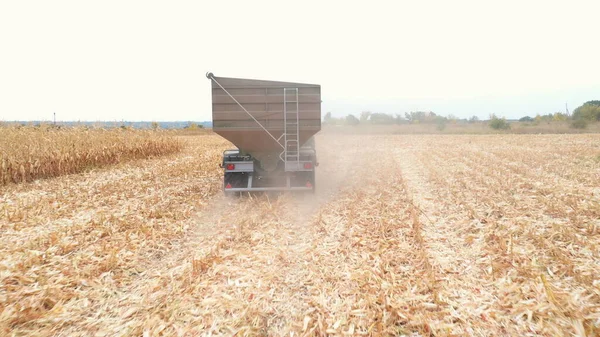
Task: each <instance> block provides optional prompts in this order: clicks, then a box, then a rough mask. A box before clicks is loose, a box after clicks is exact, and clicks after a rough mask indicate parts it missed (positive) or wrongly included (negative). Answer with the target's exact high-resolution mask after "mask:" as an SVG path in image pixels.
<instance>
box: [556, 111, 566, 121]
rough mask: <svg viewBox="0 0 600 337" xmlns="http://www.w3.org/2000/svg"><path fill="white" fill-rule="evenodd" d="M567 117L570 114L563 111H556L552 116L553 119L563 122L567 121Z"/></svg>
mask: <svg viewBox="0 0 600 337" xmlns="http://www.w3.org/2000/svg"><path fill="white" fill-rule="evenodd" d="M567 119H569V116H567V115H566V114H565V113H562V112H555V113H554V115H553V116H552V120H553V121H557V122H563V121H566V120H567Z"/></svg>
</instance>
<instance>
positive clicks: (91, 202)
mask: <svg viewBox="0 0 600 337" xmlns="http://www.w3.org/2000/svg"><path fill="white" fill-rule="evenodd" d="M184 138H185V140H183V141H184V143H185V147H184V150H183V151H182V152H181V153H180V154H179V155H177V156H172V157H168V158H167V157H164V158H155V159H152V160H150V161H148V162H147V163H143V164H142V163H139V162H133V163H131V164H126V165H123V166H120V167H118V168H115V169H112V170H106V171H98V172H91V173H90V174H89V175H86V176H81V175H76V176H66V177H61V178H59V179H52V180H47V181H43V182H42V183H40V185H39V186H29V187H27V186H26V185H12V187H10V186H9V188H7V189H6V191H5V192H4V195H3V196H2V201H3V202H4V206H3V209H2V210H0V211H1V213H0V216H1V217H0V225H1V227H0V231H1V233H2V236H1V241H2V242H1V246H0V247H2V248H0V252H1V253H2V255H3V262H2V264H1V265H0V287H1V288H0V331H2V332H3V333H6V334H14V335H24V334H29V335H81V336H83V335H86V336H87V335H98V336H102V335H117V336H120V335H123V336H128V335H143V336H232V335H236V336H265V335H275V336H284V335H285V336H360V335H366V336H402V335H406V336H410V335H414V336H464V335H481V336H500V335H511V336H522V335H542V336H561V335H564V336H572V335H575V336H596V335H598V334H599V333H600V330H599V329H600V328H599V326H600V311H599V309H598V308H600V281H599V277H598V270H599V263H600V262H599V261H600V259H599V256H598V249H599V247H600V246H599V243H600V238H599V236H598V235H599V233H598V225H599V224H598V218H600V208H599V207H598V201H599V198H600V191H599V190H598V188H597V180H595V179H597V178H598V174H599V173H600V163H598V161H597V160H596V157H597V155H598V151H600V149H599V148H598V147H597V146H595V145H594V144H598V141H599V140H600V139H599V138H598V137H597V136H593V135H570V136H558V135H554V136H551V135H548V136H442V137H439V136H435V137H432V136H400V135H397V136H383V135H378V136H368V135H363V136H338V137H334V136H330V135H327V134H324V135H321V136H319V138H318V139H317V144H318V146H319V157H320V158H321V165H320V166H319V172H320V174H321V177H322V178H320V179H319V180H318V181H317V183H318V184H320V185H319V186H320V190H319V191H320V192H318V194H317V196H316V198H317V199H316V201H314V200H313V201H311V200H310V199H303V198H302V197H298V196H290V195H284V196H278V197H272V196H250V197H244V198H240V199H225V198H222V197H221V196H220V193H219V192H220V184H221V180H220V175H221V174H222V173H221V171H220V169H219V168H218V163H219V159H220V154H221V151H222V150H223V149H225V148H227V147H229V146H230V144H227V143H226V142H224V141H223V140H221V139H220V138H219V137H217V136H215V135H205V136H198V137H184ZM357 144H360V146H357ZM326 158H335V159H336V160H333V161H330V160H328V159H326ZM340 161H344V162H346V161H347V162H352V163H353V165H351V166H350V165H348V166H340V163H339V162H340ZM319 193H321V194H319ZM215 194H217V195H215ZM82 195H85V198H82V197H81V196H82ZM307 203H308V204H307ZM301 212H310V216H306V215H305V214H299V213H301Z"/></svg>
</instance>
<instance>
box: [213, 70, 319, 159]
mask: <svg viewBox="0 0 600 337" xmlns="http://www.w3.org/2000/svg"><path fill="white" fill-rule="evenodd" d="M207 77H209V78H212V79H213V80H212V81H211V83H212V113H213V130H214V131H215V132H216V133H218V134H219V135H221V136H222V137H224V138H226V139H227V140H229V141H230V142H232V143H233V144H234V145H235V146H237V147H238V148H239V149H240V150H242V151H244V152H248V153H251V154H252V153H259V152H260V153H267V152H273V153H279V152H281V151H282V150H283V148H282V145H280V143H279V142H277V139H279V137H280V136H281V135H282V133H283V130H284V119H283V110H284V88H298V125H299V140H300V144H304V143H305V142H306V141H307V140H308V139H309V138H310V137H312V136H313V135H314V134H315V133H317V132H319V130H321V86H320V85H315V84H304V83H291V82H275V81H263V80H250V79H241V78H227V77H216V76H214V75H212V74H210V73H209V74H207ZM232 97H233V98H232ZM236 101H237V102H236ZM238 103H239V104H238ZM265 130H266V131H265ZM267 131H268V132H267ZM274 138H275V139H274Z"/></svg>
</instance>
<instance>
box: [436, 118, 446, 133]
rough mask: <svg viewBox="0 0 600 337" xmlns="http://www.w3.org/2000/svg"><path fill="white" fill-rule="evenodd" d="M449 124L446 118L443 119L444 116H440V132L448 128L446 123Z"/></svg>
mask: <svg viewBox="0 0 600 337" xmlns="http://www.w3.org/2000/svg"><path fill="white" fill-rule="evenodd" d="M447 122H448V119H447V118H446V117H442V116H438V117H437V119H436V122H435V124H436V128H437V129H438V130H439V131H443V130H444V129H445V128H446V123H447Z"/></svg>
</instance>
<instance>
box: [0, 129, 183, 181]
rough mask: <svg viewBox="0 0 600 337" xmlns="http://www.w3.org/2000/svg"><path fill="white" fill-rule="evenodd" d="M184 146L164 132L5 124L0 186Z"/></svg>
mask: <svg viewBox="0 0 600 337" xmlns="http://www.w3.org/2000/svg"><path fill="white" fill-rule="evenodd" d="M180 150H181V144H180V142H178V141H177V140H175V139H174V138H173V137H169V136H168V135H167V134H166V133H164V132H159V131H142V130H129V129H109V130H107V129H101V128H93V129H92V128H87V127H77V128H56V127H53V126H52V125H41V126H25V127H21V126H19V127H0V165H1V166H0V186H2V185H6V184H9V183H20V182H29V181H33V180H35V179H40V178H48V177H56V176H60V175H64V174H70V173H77V172H82V171H85V170H88V169H91V168H95V167H101V166H106V165H111V164H117V163H122V162H125V161H128V160H131V159H140V158H147V157H151V156H159V155H164V154H170V153H175V152H178V151H180Z"/></svg>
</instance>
